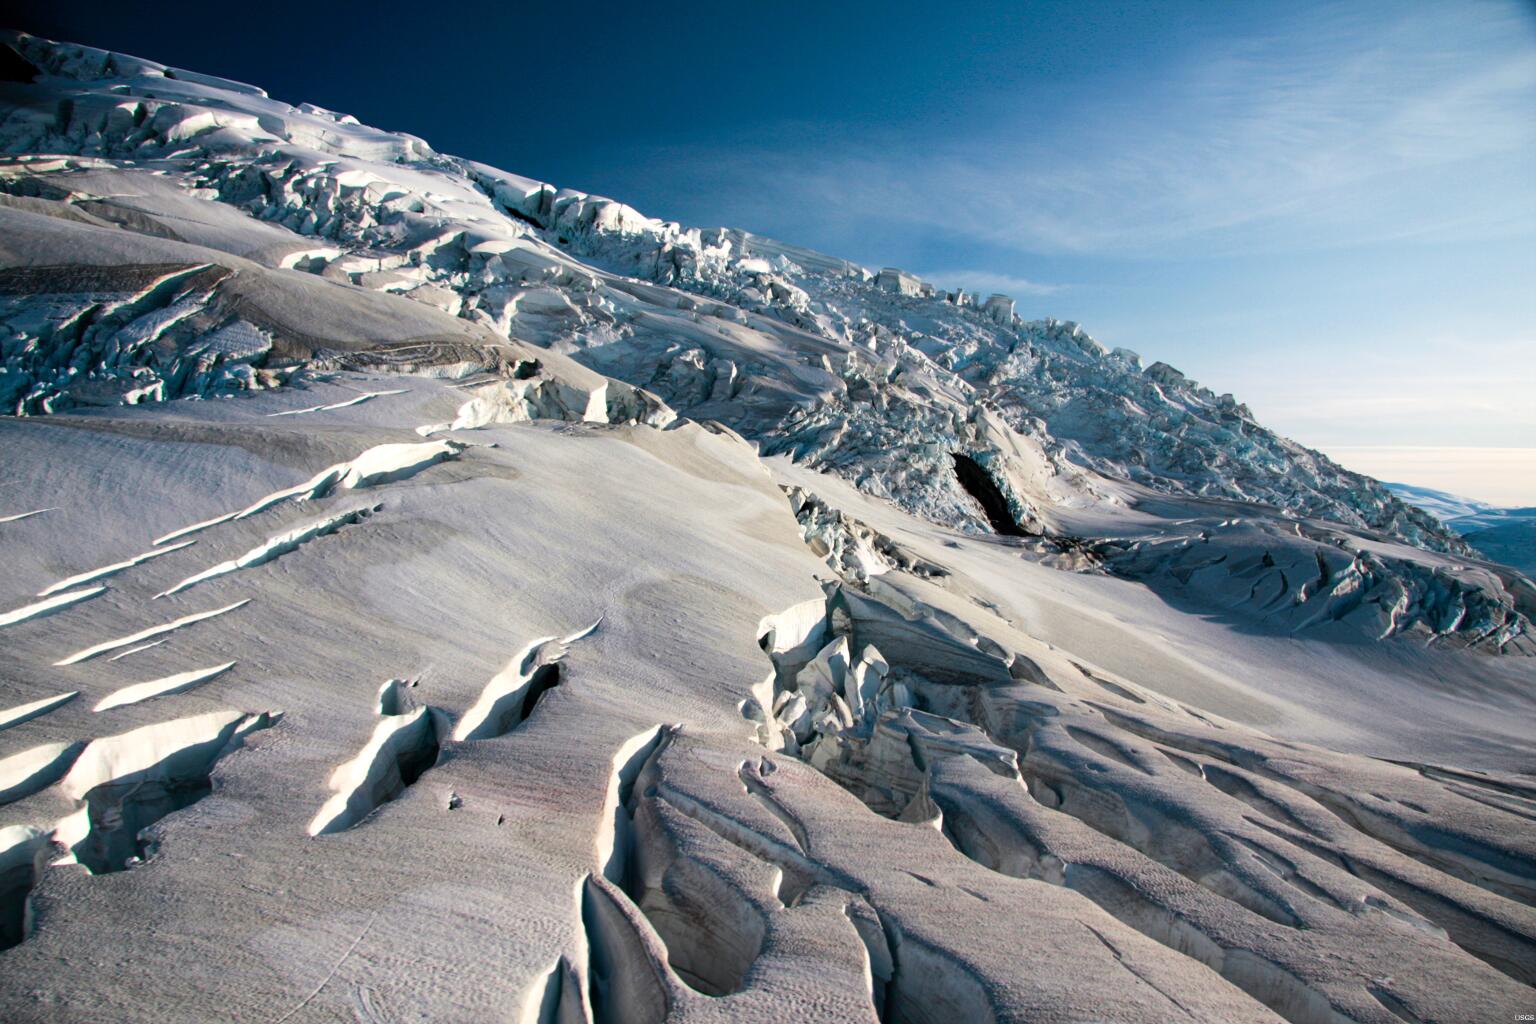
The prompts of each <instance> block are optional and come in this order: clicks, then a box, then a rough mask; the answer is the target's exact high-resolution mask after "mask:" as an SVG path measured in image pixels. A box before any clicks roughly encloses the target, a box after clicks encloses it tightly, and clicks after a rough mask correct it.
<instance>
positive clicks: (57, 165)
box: [0, 36, 1536, 1024]
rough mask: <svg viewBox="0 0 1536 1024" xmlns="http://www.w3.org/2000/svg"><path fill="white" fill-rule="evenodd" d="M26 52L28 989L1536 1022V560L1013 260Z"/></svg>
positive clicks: (21, 817)
mask: <svg viewBox="0 0 1536 1024" xmlns="http://www.w3.org/2000/svg"><path fill="white" fill-rule="evenodd" d="M10 38H11V41H12V45H13V46H14V47H15V49H16V50H17V51H18V53H19V58H20V59H23V60H25V61H27V62H30V65H31V70H28V69H27V66H26V65H21V73H20V74H19V76H13V77H21V78H23V79H28V78H31V77H32V71H34V70H35V71H37V72H40V73H42V74H43V78H42V79H41V80H40V81H39V82H37V83H30V82H9V83H5V84H4V85H3V86H0V147H3V149H4V150H5V151H6V152H8V153H10V154H12V156H11V157H10V158H9V159H6V160H5V161H3V162H0V323H3V327H0V354H3V357H4V373H3V374H0V402H3V404H4V406H5V410H6V411H7V412H14V413H20V414H25V415H22V416H15V417H8V418H6V419H4V420H0V446H3V448H0V450H4V451H5V453H6V457H5V459H4V460H3V462H0V495H3V498H0V500H3V502H4V504H3V505H0V558H3V560H4V564H5V565H6V569H7V571H6V573H5V574H3V576H0V643H3V644H4V650H5V653H6V672H5V673H4V674H3V677H0V871H3V874H0V879H3V885H0V946H6V947H9V948H7V949H5V950H4V951H3V952H0V1017H4V1018H5V1019H7V1020H18V1021H31V1020H57V1021H74V1020H91V1019H108V1018H110V1019H113V1020H143V1021H166V1020H185V1021H201V1020H206V1019H209V1018H210V1017H213V1018H228V1019H253V1020H254V1019H260V1020H334V1019H341V1020H365V1021H384V1020H405V1019H411V1020H443V1021H466V1020H509V1019H510V1020H518V1021H528V1022H534V1021H538V1022H562V1024H571V1022H576V1021H584V1020H585V1021H637V1022H650V1021H660V1020H664V1019H675V1020H685V1019H686V1020H720V1021H764V1022H768V1021H775V1022H777V1021H807V1022H809V1021H834V1020H835V1021H843V1020H849V1021H854V1020H870V1021H873V1020H876V1019H881V1020H887V1021H920V1022H927V1021H945V1022H949V1021H1041V1020H1079V1019H1103V1020H1117V1021H1169V1020H1200V1021H1210V1022H1218V1021H1220V1022H1225V1021H1238V1020H1242V1021H1273V1020H1278V1019H1284V1020H1290V1021H1295V1022H1313V1021H1338V1020H1358V1021H1364V1022H1383V1024H1398V1022H1401V1021H1415V1020H1416V1021H1461V1020H1482V1019H1486V1020H1500V1019H1511V1017H1512V1016H1513V1015H1514V1014H1516V1013H1520V1012H1529V1007H1530V1006H1531V1005H1532V1003H1531V1000H1532V998H1533V990H1532V989H1531V988H1530V987H1529V986H1530V985H1531V983H1532V982H1533V981H1536V972H1533V967H1532V965H1533V964H1536V909H1533V903H1536V830H1533V829H1532V828H1531V827H1530V826H1531V821H1532V820H1533V818H1536V783H1533V782H1532V779H1531V775H1530V773H1531V772H1532V770H1533V768H1536V744H1533V740H1532V735H1533V730H1532V728H1531V727H1532V724H1533V722H1536V715H1533V703H1536V697H1533V694H1536V686H1533V684H1536V661H1533V659H1532V658H1531V657H1529V655H1530V654H1531V653H1532V650H1533V647H1532V643H1531V640H1530V638H1529V637H1528V635H1527V633H1526V631H1527V629H1528V628H1529V619H1528V615H1529V614H1530V613H1531V611H1532V608H1533V606H1536V592H1533V590H1532V587H1531V584H1530V582H1529V581H1528V580H1527V579H1525V578H1524V577H1523V576H1521V575H1520V574H1519V573H1518V572H1516V571H1515V570H1512V569H1509V568H1507V567H1503V566H1499V565H1496V564H1493V563H1489V562H1485V561H1482V560H1480V559H1478V558H1477V557H1475V556H1474V555H1473V554H1472V552H1471V551H1470V550H1469V549H1467V548H1466V547H1465V546H1464V545H1463V544H1462V543H1461V542H1460V541H1459V540H1458V539H1457V538H1456V537H1455V536H1454V534H1452V533H1450V532H1448V531H1446V530H1445V529H1443V528H1442V527H1441V526H1440V525H1438V524H1437V523H1436V522H1435V521H1434V519H1433V518H1431V517H1430V516H1428V515H1426V514H1425V513H1422V512H1419V511H1418V510H1416V509H1410V508H1409V507H1408V506H1405V505H1403V504H1402V503H1401V502H1399V501H1397V500H1396V499H1395V498H1393V497H1392V496H1391V495H1390V494H1389V493H1388V492H1387V491H1386V490H1385V489H1384V488H1383V487H1382V486H1381V485H1380V484H1377V483H1376V482H1374V481H1371V480H1369V479H1367V478H1364V477H1360V476H1356V475H1354V474H1351V473H1348V472H1346V471H1344V470H1342V469H1340V468H1339V467H1337V466H1335V465H1333V464H1332V463H1330V462H1328V461H1327V460H1326V459H1324V458H1323V457H1322V456H1320V455H1317V454H1316V453H1312V452H1309V451H1306V450H1305V449H1302V448H1300V447H1299V446H1296V445H1294V444H1293V443H1291V442H1289V441H1286V440H1284V439H1281V438H1278V437H1276V436H1274V435H1273V434H1271V433H1269V432H1268V431H1266V430H1264V429H1263V428H1262V427H1260V426H1258V425H1257V424H1256V423H1254V422H1253V420H1252V417H1251V416H1250V415H1249V413H1248V411H1247V410H1246V409H1245V408H1244V407H1243V406H1242V405H1241V404H1239V403H1237V402H1236V401H1235V400H1233V399H1231V398H1230V397H1227V396H1216V395H1213V394H1211V393H1210V392H1209V391H1206V390H1204V389H1202V388H1199V387H1198V386H1197V385H1195V384H1194V383H1193V382H1190V381H1188V380H1186V379H1185V378H1183V377H1182V376H1181V375H1179V374H1178V372H1177V371H1175V370H1173V369H1171V368H1169V367H1166V366H1163V365H1161V364H1154V365H1153V366H1150V367H1146V368H1143V367H1142V366H1141V364H1140V361H1139V360H1138V359H1137V358H1136V357H1135V356H1134V355H1132V354H1130V353H1125V352H1105V351H1104V350H1103V349H1102V348H1101V347H1100V346H1098V345H1097V343H1095V342H1094V341H1093V340H1092V339H1091V338H1090V337H1089V336H1088V335H1086V334H1085V333H1084V332H1083V331H1082V330H1080V329H1079V328H1077V327H1076V326H1075V325H1071V324H1062V323H1056V322H1043V323H1020V322H1018V321H1016V320H1015V319H1014V318H1013V317H1012V314H1011V303H1009V302H1008V301H1007V300H1006V298H1003V299H997V300H993V299H991V298H990V297H985V296H982V297H975V298H973V297H969V296H966V297H961V296H958V295H953V294H947V293H944V292H942V291H938V290H935V289H932V288H930V287H928V286H925V285H924V284H923V283H922V282H920V281H916V280H914V279H911V278H910V276H907V275H901V274H898V273H895V272H890V273H883V274H877V273H874V272H871V271H869V270H866V269H865V268H861V267H857V266H854V265H852V264H849V263H846V262H844V261H841V260H837V259H834V258H831V257H827V256H822V255H819V254H816V253H812V252H808V251H805V250H801V249H796V248H794V247H792V246H787V245H782V244H780V243H776V242H771V241H768V240H765V239H761V238H756V237H754V236H751V235H747V234H744V233H742V232H737V231H729V230H714V231H700V230H697V229H688V228H683V227H680V226H678V225H675V224H665V223H661V222H657V221H654V220H651V219H649V218H646V217H644V216H643V215H641V214H639V213H638V212H636V211H634V210H632V209H630V208H628V207H626V206H623V205H622V204H619V203H615V202H612V201H610V200H606V199H601V198H598V197H593V196H587V195H583V194H580V193H575V192H569V191H562V190H557V189H554V188H553V187H550V186H547V185H543V184H541V183H538V182H535V181H531V180H528V179H524V178H520V177H517V176H515V175H511V174H507V173H504V172H501V171H496V170H494V169H491V168H488V167H483V166H479V165H475V164H470V163H467V162H465V161H461V160H457V159H454V158H451V157H446V156H443V155H440V154H437V153H435V152H434V151H432V150H431V149H430V148H429V147H428V146H427V144H426V143H424V142H422V141H421V140H417V139H413V138H410V137H406V136H401V135H396V134H390V133H386V132H381V131H377V130H375V129H371V128H368V127H366V126H363V125H359V124H357V123H356V122H355V120H353V119H351V118H347V117H344V116H341V115H336V114H333V113H331V112H328V111H323V110H319V109H317V108H313V107H302V108H297V109H295V108H292V107H289V106H287V105H285V104H281V103H278V102H276V101H273V100H270V99H268V98H267V97H265V95H264V94H262V93H261V92H260V91H259V90H256V89H253V88H251V87H249V86H242V85H237V84H235V83H228V82H223V81H221V80H218V79H211V78H208V77H206V76H201V75H194V74H191V73H188V72H183V71H179V70H168V69H165V68H163V67H161V66H160V65H156V64H152V63H150V62H147V61H142V60H137V59H135V58H129V57H125V56H123V55H115V54H114V55H108V54H105V53H102V52H99V51H93V50H87V49H84V48H79V47H71V46H63V45H55V44H51V43H46V42H44V41H41V40H37V39H33V38H30V37H24V36H21V37H17V36H12V37H10ZM13 66H14V65H13ZM76 696H81V697H83V698H84V699H81V700H75V699H73V698H74V697H76Z"/></svg>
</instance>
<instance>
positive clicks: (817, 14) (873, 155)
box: [22, 0, 1536, 505]
mask: <svg viewBox="0 0 1536 1024" xmlns="http://www.w3.org/2000/svg"><path fill="white" fill-rule="evenodd" d="M589 8H590V10H589V11H588V13H589V15H590V16H589V17H585V18H584V19H583V21H582V25H583V28H582V31H581V32H580V33H579V34H577V35H573V34H571V33H568V32H561V31H560V30H559V27H558V24H544V23H543V22H542V21H541V19H548V18H549V13H548V11H547V9H546V8H545V7H543V6H540V5H537V4H526V3H519V2H516V0H498V2H491V0H461V3H460V5H459V6H457V7H456V8H455V13H454V16H453V17H451V18H410V19H408V31H403V30H402V27H403V25H404V24H405V22H403V21H402V20H401V18H400V17H394V16H391V14H390V11H391V8H390V6H389V5H388V4H382V5H381V4H379V3H377V2H372V0H333V2H332V3H330V4H325V5H315V6H312V7H310V8H307V9H306V13H305V20H306V24H307V31H308V33H309V35H310V36H311V37H318V38H332V39H336V40H345V41H346V45H345V46H337V47H330V48H326V49H325V50H324V51H323V52H320V51H308V50H306V51H305V52H303V53H295V52H294V51H293V47H292V33H291V27H290V26H288V25H287V24H285V19H283V18H256V19H252V18H249V17H246V14H245V12H244V9H239V8H229V9H227V10H226V9H221V8H218V7H213V8H210V7H208V6H207V5H206V4H202V3H197V4H193V3H191V2H190V0H163V2H162V3H158V4H156V5H154V7H153V8H148V7H142V6H140V5H131V4H129V5H125V4H120V3H115V2H108V0H78V2H76V3H72V4H67V5H60V6H56V7H54V8H50V9H41V8H39V9H35V10H33V11H29V12H28V18H27V19H23V20H28V19H31V20H32V22H33V23H32V24H28V25H23V26H22V27H25V28H29V29H31V30H34V31H39V32H41V33H43V34H53V35H55V36H57V37H62V38H71V39H75V40H77V41H80V42H86V43H91V44H94V45H98V46H106V47H111V48H115V49H120V50H125V51H128V52H132V53H137V54H140V55H142V56H146V57H150V58H153V59H156V60H160V61H164V62H166V63H170V64H173V65H178V66H182V67H188V68H193V69H196V70H200V71H205V72H210V73H213V74H218V75H224V76H227V77H232V78H236V79H241V80H245V81H251V82H255V83H257V84H259V85H261V86H263V87H264V88H266V89H267V90H268V91H269V92H271V93H272V95H274V96H276V97H278V98H280V99H284V100H288V101H290V102H298V101H301V100H308V101H310V102H314V103H318V104H320V105H322V106H325V107H329V108H331V109H335V110H341V111H345V112H348V113H352V114H354V115H356V116H358V117H359V118H360V119H361V120H363V121H364V122H366V123H369V124H374V125H377V126H379V127H383V128H389V129H394V130H402V131H408V132H411V133H413V134H416V135H420V136H422V137H423V138H425V139H427V140H428V141H429V142H430V143H431V144H432V145H433V146H434V147H435V148H436V149H438V150H439V151H441V152H447V153H454V154H457V155H461V156H466V157H470V158H473V159H478V160H483V161H486V162H488V163H491V164H494V165H497V166H500V167H504V168H506V169H508V170H512V171H515V172H518V173H522V174H527V175H531V176H534V177H539V178H542V179H544V180H546V181H551V182H554V183H555V184H557V185H560V186H569V187H573V188H579V189H582V190H585V191H589V192H596V193H599V194H602V195H609V196H614V197H616V198H619V199H621V200H623V201H625V202H627V203H630V204H631V205H633V206H635V207H637V208H638V209H640V210H642V211H643V212H645V213H648V214H651V215H655V216H661V217H665V218H669V219H675V220H680V221H682V222H684V223H688V224H698V225H716V224H727V225H731V226H735V227H743V228H747V229H749V230H753V231H757V232H760V233H763V234H767V235H770V236H774V237H778V238H782V239H784V240H786V241H789V242H793V243H795V244H800V245H807V246H811V247H813V248H817V249H821V250H823V251H826V252H830V253H834V254H837V255H840V256H845V257H848V258H851V259H854V260H857V261H859V262H861V263H864V264H866V265H870V266H874V267H879V266H885V265H891V266H899V267H903V268H905V269H908V270H911V271H914V272H917V273H919V274H922V275H924V276H925V277H927V278H929V279H930V280H933V281H934V282H935V283H938V284H941V285H950V286H953V285H965V286H968V287H971V288H975V289H981V290H986V291H992V290H997V291H1003V292H1007V293H1010V294H1012V295H1013V296H1014V297H1015V298H1016V299H1017V300H1018V306H1019V310H1020V312H1021V313H1022V314H1024V315H1026V316H1032V317H1043V316H1054V317H1058V318H1060V319H1067V320H1075V321H1078V322H1079V323H1081V324H1082V325H1083V326H1084V328H1085V329H1087V330H1088V331H1089V332H1090V333H1091V334H1093V335H1094V336H1095V337H1097V338H1098V339H1099V340H1101V341H1103V342H1104V343H1106V344H1108V345H1110V346H1123V347H1126V348H1130V349H1134V350H1136V351H1137V352H1139V353H1140V354H1141V355H1142V356H1143V357H1144V359H1145V360H1146V361H1147V362H1149V363H1150V362H1152V361H1154V360H1162V361H1165V362H1168V363H1171V364H1173V365H1174V366H1176V367H1178V368H1179V369H1181V370H1183V371H1184V372H1185V373H1187V374H1188V375H1189V376H1191V377H1193V378H1195V379H1197V380H1199V381H1201V382H1202V383H1204V384H1206V385H1207V386H1209V387H1211V388H1212V389H1213V390H1215V391H1217V392H1232V393H1233V394H1235V395H1236V396H1237V397H1238V398H1239V399H1240V400H1241V401H1244V402H1246V403H1247V404H1248V405H1249V406H1250V407H1251V408H1252V409H1253V410H1254V413H1255V414H1256V416H1257V417H1258V418H1259V420H1260V422H1262V423H1264V424H1265V425H1266V426H1269V427H1271V428H1273V429H1275V430H1277V431H1279V432H1280V433H1282V434H1286V435H1288V436H1290V437H1293V438H1295V439H1296V440H1298V441H1301V442H1302V443H1304V444H1307V445H1310V446H1312V447H1316V448H1319V449H1321V450H1323V451H1325V452H1329V453H1330V454H1333V455H1335V456H1336V457H1338V458H1340V459H1341V461H1343V462H1344V463H1345V464H1346V465H1350V466H1352V467H1353V468H1358V469H1361V470H1362V471H1365V472H1370V473H1372V474H1373V475H1388V474H1389V471H1390V475H1391V476H1395V477H1396V478H1398V479H1400V480H1402V481H1403V482H1406V483H1412V484H1418V485H1421V486H1428V487H1435V488H1438V489H1443V490H1452V491H1457V490H1458V489H1460V491H1461V492H1462V493H1465V495H1466V496H1468V497H1473V498H1479V499H1482V500H1489V501H1494V500H1499V501H1505V502H1513V503H1519V504H1527V505H1536V472H1531V471H1530V463H1529V462H1526V461H1522V459H1523V458H1524V456H1520V455H1511V454H1509V453H1510V452H1511V451H1513V450H1523V449H1531V448H1536V4H1533V3H1532V2H1531V0H1478V2H1466V0H1457V2H1448V0H1421V2H1414V3H1403V2H1389V0H1349V2H1341V0H1297V2H1295V3H1288V4H1273V3H1270V4H1264V3H1229V4H1211V3H1201V2H1192V0H1191V2H1178V3H1172V2H1170V3H1144V4H1125V3H1115V4H1109V3H1093V2H1080V0H1044V2H1034V3H1021V2H1014V0H1007V2H1004V0H995V2H986V3H957V4H954V5H951V6H949V7H946V8H945V9H944V10H943V11H942V12H938V11H936V10H935V9H934V8H933V7H932V6H931V5H927V4H922V3H916V2H899V0H890V2H882V3H873V2H849V3H844V4H824V3H806V2H803V0H782V2H781V3H780V4H778V5H776V6H775V7H774V8H773V9H772V10H771V11H770V10H764V9H762V8H760V7H759V6H757V5H731V4H717V3H689V2H679V3H676V4H674V5H671V6H669V8H668V11H667V15H666V16H665V17H660V16H658V15H657V14H656V12H655V11H654V9H651V8H649V7H642V6H641V5H632V4H623V3H602V2H597V0H594V2H593V3H591V4H590V5H589ZM401 10H402V11H404V10H407V9H406V8H402V9H401ZM221 19H222V22H221ZM221 24H222V26H223V27H222V30H221V28H220V26H221ZM466 24H472V25H473V26H474V31H472V32H465V31H464V30H463V26H464V25H466ZM402 69H409V73H408V74H404V73H401V72H402ZM1446 448H1456V449H1459V450H1462V451H1463V452H1464V457H1463V458H1461V459H1459V460H1458V459H1452V458H1447V457H1446V456H1444V455H1443V454H1435V453H1437V452H1443V450H1444V449H1446ZM1386 449H1390V450H1391V452H1392V454H1390V455H1383V454H1382V452H1383V451H1384V450H1386ZM1372 452H1374V453H1375V454H1371V453H1372ZM1475 453H1481V454H1475ZM1500 453H1503V454H1500ZM1372 467H1378V468H1372ZM1379 467H1388V468H1379ZM1452 479H1454V480H1455V481H1457V483H1456V484H1455V485H1454V486H1452V485H1450V484H1449V483H1448V481H1450V480H1452ZM1497 495H1503V497H1502V498H1497V497H1496V496H1497Z"/></svg>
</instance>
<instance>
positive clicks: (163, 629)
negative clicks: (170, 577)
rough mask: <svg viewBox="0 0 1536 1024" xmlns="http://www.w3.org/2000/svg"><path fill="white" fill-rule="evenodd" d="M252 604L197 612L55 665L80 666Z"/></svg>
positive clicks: (233, 605) (241, 602)
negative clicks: (124, 648) (98, 656)
mask: <svg viewBox="0 0 1536 1024" xmlns="http://www.w3.org/2000/svg"><path fill="white" fill-rule="evenodd" d="M250 603H251V599H250V598H245V599H244V600H241V601H236V602H235V603H234V604H227V605H225V606H224V607H222V608H214V609H212V610H211V611H206V612H195V613H193V614H191V615H183V616H182V617H181V618H179V619H174V620H172V621H170V622H165V623H161V624H160V625H158V626H151V627H149V628H148V629H141V630H139V631H138V632H137V633H134V634H132V635H130V636H122V637H118V638H117V639H115V640H106V641H103V642H102V643H99V644H96V645H95V646H94V647H87V648H85V649H84V650H81V651H76V652H75V653H74V654H71V655H70V656H69V657H67V658H64V659H62V660H60V661H56V662H54V665H56V666H60V667H62V666H64V665H78V664H79V663H80V662H82V661H89V660H90V659H92V658H94V657H96V656H97V655H99V654H106V653H107V652H108V651H115V650H117V649H118V648H119V647H130V646H132V645H134V644H137V643H141V642H143V641H145V640H152V639H154V638H155V637H157V636H161V635H163V634H165V633H170V632H173V631H175V630H178V629H182V628H184V627H186V626H190V625H193V624H194V623H198V622H202V621H203V620H204V619H211V618H214V617H215V616H219V615H223V614H225V613H227V612H232V611H234V610H235V609H237V608H244V607H245V606H246V605H248V604H250Z"/></svg>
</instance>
